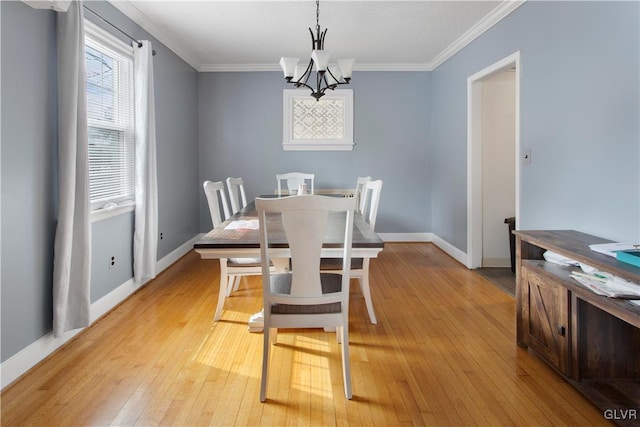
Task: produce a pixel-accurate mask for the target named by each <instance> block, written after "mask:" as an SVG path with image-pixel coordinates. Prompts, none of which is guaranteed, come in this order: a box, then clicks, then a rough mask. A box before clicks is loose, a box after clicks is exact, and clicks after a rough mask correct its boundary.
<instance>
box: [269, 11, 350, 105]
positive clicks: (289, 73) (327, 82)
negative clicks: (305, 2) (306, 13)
mask: <svg viewBox="0 0 640 427" xmlns="http://www.w3.org/2000/svg"><path fill="white" fill-rule="evenodd" d="M309 33H310V34H311V49H312V52H311V59H310V60H309V65H307V68H306V70H305V71H304V73H302V74H300V73H299V72H298V61H299V59H298V58H285V57H282V58H280V66H281V67H282V71H283V72H284V78H285V80H286V81H287V83H291V84H293V85H294V86H295V87H296V88H300V87H306V88H308V89H310V90H311V96H313V97H314V98H315V99H316V101H319V100H320V98H321V97H322V96H324V93H325V91H326V90H327V89H331V90H333V89H335V88H336V87H338V85H346V84H349V81H350V80H351V71H352V69H353V58H351V59H339V60H338V67H340V73H341V74H338V72H337V70H336V69H335V68H333V69H332V67H330V66H329V52H327V51H325V50H324V38H325V36H326V35H327V29H326V28H325V30H324V31H321V30H320V0H316V34H315V35H314V34H313V30H311V28H309ZM314 65H315V77H316V79H315V80H316V81H315V87H314V86H312V85H313V79H311V82H309V79H310V78H311V75H312V74H313V73H312V70H313V66H314ZM336 76H339V77H336Z"/></svg>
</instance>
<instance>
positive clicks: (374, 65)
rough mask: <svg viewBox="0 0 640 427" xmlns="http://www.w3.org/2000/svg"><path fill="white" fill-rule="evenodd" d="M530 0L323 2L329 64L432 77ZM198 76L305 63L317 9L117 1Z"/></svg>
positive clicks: (308, 0) (299, 0) (298, 4)
mask: <svg viewBox="0 0 640 427" xmlns="http://www.w3.org/2000/svg"><path fill="white" fill-rule="evenodd" d="M523 1H524V0H516V1H514V0H511V1H485V0H474V1H457V0H445V1H435V0H429V1H425V0H422V1H421V0H413V1H398V0H383V1H374V0H359V1H338V0H323V1H322V2H321V3H320V26H321V27H322V29H325V28H326V29H328V31H327V35H326V39H325V50H326V51H328V52H330V53H331V58H332V59H331V62H332V63H333V62H334V61H335V60H336V59H339V58H355V61H356V65H355V66H354V70H375V71H416V70H417V71H429V70H432V69H434V68H435V67H436V66H438V65H439V64H441V63H442V62H444V61H445V60H446V59H447V58H449V57H450V56H451V55H453V54H454V53H455V52H457V51H458V50H460V49H461V48H463V47H464V46H465V45H467V44H468V43H469V42H471V41H472V40H473V39H475V38H476V37H477V36H478V35H480V34H482V32H484V31H486V30H487V29H488V28H490V27H491V26H492V25H494V24H495V23H496V22H498V21H499V20H500V19H502V18H503V17H505V16H506V15H508V14H509V13H510V12H511V11H513V10H514V9H515V8H517V7H518V6H520V5H521V4H522V3H523ZM111 4H112V5H113V6H115V7H116V8H118V9H119V10H120V11H122V12H123V13H124V14H125V15H127V16H129V17H130V18H131V19H132V20H133V21H135V22H136V23H137V24H138V25H140V26H141V27H142V28H144V29H145V30H146V31H147V32H149V33H150V34H151V35H153V36H154V37H155V38H156V39H158V40H159V41H161V42H162V43H163V44H165V45H166V46H167V47H169V48H170V49H171V50H173V51H174V52H175V53H176V54H177V55H178V56H180V57H181V58H182V59H183V60H185V61H186V62H187V63H189V64H190V65H191V66H193V67H194V68H195V69H196V70H198V71H267V70H280V68H279V66H278V61H279V60H280V57H281V56H289V57H299V58H301V62H306V61H307V58H309V55H310V53H311V52H310V51H311V38H310V35H309V30H308V27H312V28H315V24H316V4H315V1H313V0H296V1H268V0H262V1H246V0H235V1H221V0H209V1H203V0H200V1H194V0H157V1H154V0H111Z"/></svg>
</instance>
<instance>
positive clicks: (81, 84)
mask: <svg viewBox="0 0 640 427" xmlns="http://www.w3.org/2000/svg"><path fill="white" fill-rule="evenodd" d="M57 15H58V16H57V17H58V225H57V228H56V237H55V246H54V263H53V264H54V265H53V335H54V336H55V337H60V336H62V335H63V334H64V333H65V332H66V331H69V330H72V329H77V328H82V327H85V326H88V325H89V323H90V313H89V308H90V296H89V284H90V277H91V271H90V267H91V228H90V205H89V157H88V142H87V141H88V138H87V100H86V73H85V46H84V12H83V6H82V1H73V2H71V5H70V6H69V10H68V11H67V12H59V13H58V14H57Z"/></svg>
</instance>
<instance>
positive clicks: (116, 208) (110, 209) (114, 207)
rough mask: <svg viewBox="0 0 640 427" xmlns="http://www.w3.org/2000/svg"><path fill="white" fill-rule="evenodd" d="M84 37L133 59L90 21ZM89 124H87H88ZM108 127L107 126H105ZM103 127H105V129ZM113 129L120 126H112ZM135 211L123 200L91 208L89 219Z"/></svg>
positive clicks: (132, 204)
mask: <svg viewBox="0 0 640 427" xmlns="http://www.w3.org/2000/svg"><path fill="white" fill-rule="evenodd" d="M84 30H85V36H89V37H90V38H92V39H93V40H95V41H97V42H98V43H101V44H104V45H106V46H107V47H109V48H110V49H112V50H114V51H116V52H117V53H119V54H121V55H122V56H125V57H128V58H131V59H133V48H132V47H131V46H129V45H127V44H126V43H124V42H123V41H122V40H120V39H118V38H117V37H115V36H113V35H112V34H110V33H108V32H107V31H105V30H104V29H102V28H100V27H99V26H98V25H96V24H94V23H93V22H91V21H90V20H88V19H86V18H85V20H84ZM88 124H89V123H88ZM107 126H108V125H107ZM107 126H105V127H107ZM113 127H114V129H116V128H120V126H115V125H114V126H113ZM134 210H135V201H134V200H125V201H122V202H120V203H109V204H106V205H104V206H101V207H99V208H92V209H91V214H90V219H91V222H92V223H93V222H98V221H103V220H105V219H109V218H113V217H115V216H118V215H123V214H126V213H128V212H133V211H134Z"/></svg>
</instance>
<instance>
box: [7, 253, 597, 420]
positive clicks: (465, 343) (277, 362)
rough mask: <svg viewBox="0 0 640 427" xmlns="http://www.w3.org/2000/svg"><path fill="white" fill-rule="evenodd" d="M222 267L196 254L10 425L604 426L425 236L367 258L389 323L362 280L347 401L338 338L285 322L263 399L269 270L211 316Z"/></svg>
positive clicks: (34, 378)
mask: <svg viewBox="0 0 640 427" xmlns="http://www.w3.org/2000/svg"><path fill="white" fill-rule="evenodd" d="M218 279H219V268H218V263H217V261H215V260H201V259H200V258H199V256H198V255H197V254H195V253H190V254H188V255H187V256H185V257H184V258H182V259H181V260H179V261H178V262H177V263H176V264H174V265H173V266H171V267H170V268H169V269H168V270H167V271H165V272H164V273H163V274H161V275H160V276H159V277H158V278H157V279H155V280H154V281H152V282H151V283H149V284H148V285H147V286H146V287H144V288H142V289H141V290H139V291H138V292H137V293H136V294H135V295H133V296H132V297H131V298H129V299H128V300H127V301H125V302H124V303H122V304H121V305H119V306H118V307H116V308H115V309H114V310H113V311H111V312H110V313H108V314H107V315H105V316H104V317H103V318H101V319H100V320H99V321H97V322H96V323H95V324H94V325H93V326H92V327H90V328H88V329H87V330H86V331H84V332H83V333H81V334H79V336H78V337H76V338H75V339H74V340H73V341H71V342H70V343H68V344H67V345H66V346H64V347H63V348H61V349H60V350H59V351H57V352H56V353H55V354H53V355H52V356H50V357H49V358H47V359H46V360H45V361H43V362H42V363H41V364H39V365H38V366H37V367H35V368H34V369H32V370H31V371H30V372H28V373H27V374H26V375H25V376H23V377H22V378H21V379H19V380H18V381H16V382H15V383H14V384H12V385H11V386H9V387H7V389H6V390H5V391H3V392H2V394H1V395H0V399H1V422H2V425H3V426H12V427H13V426H90V425H95V426H108V425H113V426H156V425H174V426H206V425H212V426H214V425H215V426H233V425H236V426H258V425H263V426H284V425H296V426H298V425H308V426H311V425H313V426H319V425H323V426H333V425H340V426H413V425H416V426H419V425H430V426H436V425H455V426H460V425H479V426H488V425H536V426H544V425H571V426H573V425H590V426H593V425H607V424H608V422H607V421H606V420H604V418H603V415H602V413H601V412H600V411H599V410H598V409H597V408H596V407H595V406H593V405H592V404H591V403H589V401H588V400H586V399H585V398H584V397H582V396H581V395H580V394H579V393H578V392H577V391H576V390H574V389H573V388H572V387H571V386H570V385H569V384H568V383H566V382H565V381H563V380H562V379H561V378H560V376H559V375H557V374H556V373H555V372H554V371H553V370H552V369H550V368H548V367H547V366H546V365H545V364H544V363H543V362H542V361H541V360H539V359H538V358H536V357H535V356H533V355H530V354H529V353H528V352H527V351H526V350H523V349H520V348H518V347H517V346H516V344H515V314H514V300H513V298H512V297H511V296H509V295H508V294H506V293H505V292H504V291H502V290H500V289H498V288H496V287H495V286H494V285H492V284H491V283H490V282H488V281H487V280H486V279H484V278H483V277H482V276H480V275H478V274H476V273H474V272H473V271H469V270H467V269H466V268H464V267H463V266H461V265H460V264H458V263H457V262H456V261H454V260H453V259H451V258H450V257H448V256H447V255H446V254H444V253H443V252H442V251H440V250H439V249H438V248H437V247H435V246H433V245H432V244H429V243H389V244H386V246H385V250H384V252H383V253H381V255H380V257H379V258H378V259H376V260H373V261H372V263H371V291H372V295H373V300H374V305H375V308H376V314H377V317H378V322H379V323H378V324H377V325H372V324H370V323H369V320H368V316H367V312H366V307H365V304H364V299H363V298H362V295H361V293H360V289H359V287H358V286H357V282H355V281H354V282H353V286H352V290H351V297H352V298H351V301H352V303H351V313H350V349H351V366H352V377H353V394H354V397H353V399H352V400H351V401H349V400H347V399H345V397H344V392H343V386H342V371H341V364H340V348H339V346H338V344H337V343H336V340H335V334H331V333H326V332H324V331H319V330H294V331H281V332H280V333H279V334H278V342H279V343H278V344H277V345H276V346H275V347H274V348H273V349H272V360H271V370H270V382H269V391H268V395H267V396H268V400H267V402H266V403H260V401H259V389H260V371H261V358H262V334H254V333H249V332H247V320H248V318H249V316H250V315H251V314H252V313H254V312H256V311H258V310H260V308H261V291H260V281H259V280H260V279H259V278H258V277H256V278H248V279H243V282H242V284H241V288H240V290H239V291H238V292H236V293H234V294H233V296H232V297H231V298H229V299H227V302H226V305H225V310H224V312H223V315H222V320H221V321H220V322H217V323H215V322H213V320H212V319H213V313H214V310H215V305H216V299H217V293H218Z"/></svg>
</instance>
